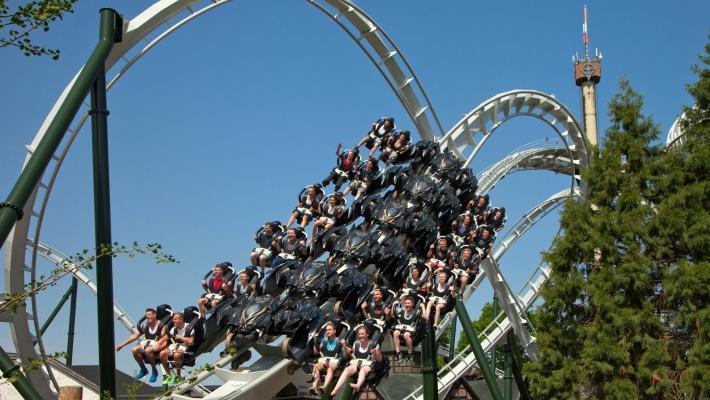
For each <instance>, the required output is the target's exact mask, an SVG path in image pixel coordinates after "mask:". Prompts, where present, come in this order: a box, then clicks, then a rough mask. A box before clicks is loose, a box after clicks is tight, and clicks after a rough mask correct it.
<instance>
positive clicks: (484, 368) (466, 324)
mask: <svg viewBox="0 0 710 400" xmlns="http://www.w3.org/2000/svg"><path fill="white" fill-rule="evenodd" d="M456 315H458V317H459V319H460V320H461V326H462V327H463V332H464V333H465V334H466V337H468V342H469V343H471V349H473V354H474V355H475V356H476V361H478V366H479V367H480V368H481V372H482V373H483V378H484V379H485V380H486V385H487V386H488V390H489V391H490V392H491V397H493V400H502V399H503V395H502V394H501V392H500V388H499V387H498V384H497V382H496V376H495V374H494V373H493V370H492V369H491V365H490V364H489V363H488V359H487V358H486V353H485V352H484V351H483V347H481V342H480V341H479V340H478V335H477V334H476V330H475V329H473V325H472V324H471V319H470V318H469V317H468V312H467V311H466V305H465V304H464V303H463V299H462V298H461V295H458V296H457V297H456Z"/></svg>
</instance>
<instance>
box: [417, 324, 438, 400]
mask: <svg viewBox="0 0 710 400" xmlns="http://www.w3.org/2000/svg"><path fill="white" fill-rule="evenodd" d="M435 336H436V335H435V334H434V323H433V321H432V319H431V318H429V319H427V321H426V328H425V330H424V340H423V341H422V370H421V371H422V387H423V388H424V393H423V394H424V400H436V399H437V398H438V396H437V394H438V392H439V390H438V389H437V380H436V372H437V369H436V337H435Z"/></svg>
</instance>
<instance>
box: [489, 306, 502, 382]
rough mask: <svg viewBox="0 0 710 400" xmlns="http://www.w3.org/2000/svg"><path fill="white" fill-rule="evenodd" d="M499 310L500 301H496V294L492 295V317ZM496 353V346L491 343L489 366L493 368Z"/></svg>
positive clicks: (494, 367) (494, 366)
mask: <svg viewBox="0 0 710 400" xmlns="http://www.w3.org/2000/svg"><path fill="white" fill-rule="evenodd" d="M499 311H500V303H499V302H498V296H496V295H493V318H495V317H496V316H497V315H498V312H499ZM496 353H498V346H496V345H495V344H493V346H491V368H493V370H494V371H495V370H496V364H498V363H497V362H496V361H497V356H498V355H497V354H496Z"/></svg>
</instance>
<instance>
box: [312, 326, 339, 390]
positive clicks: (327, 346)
mask: <svg viewBox="0 0 710 400" xmlns="http://www.w3.org/2000/svg"><path fill="white" fill-rule="evenodd" d="M345 344H346V343H345V339H340V340H338V337H337V336H336V328H335V323H333V322H328V323H327V324H326V325H325V337H323V338H322V339H321V340H320V341H319V342H318V343H316V344H315V345H314V346H313V353H315V354H318V355H319V356H320V357H319V358H318V362H317V363H315V365H313V384H312V385H311V387H310V389H309V390H310V392H311V394H313V395H317V394H318V391H319V390H320V392H321V393H323V392H324V391H325V389H326V388H327V387H328V386H329V385H330V382H331V381H332V380H333V375H334V374H335V369H336V368H338V365H340V359H341V358H343V346H344V345H345ZM324 369H325V370H326V372H325V379H324V380H323V386H320V387H319V386H318V385H319V384H320V374H321V371H323V370H324Z"/></svg>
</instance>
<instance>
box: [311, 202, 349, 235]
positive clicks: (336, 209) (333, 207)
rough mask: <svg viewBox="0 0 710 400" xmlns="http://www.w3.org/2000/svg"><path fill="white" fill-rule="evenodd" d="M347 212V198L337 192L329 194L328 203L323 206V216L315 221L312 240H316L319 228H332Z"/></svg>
mask: <svg viewBox="0 0 710 400" xmlns="http://www.w3.org/2000/svg"><path fill="white" fill-rule="evenodd" d="M344 213H345V199H343V194H342V193H340V192H336V193H334V194H331V195H330V196H328V204H327V205H326V206H325V207H321V214H322V215H321V217H319V218H318V219H317V220H316V222H314V223H313V233H312V234H311V240H315V238H316V233H317V232H318V228H323V229H330V228H331V227H332V226H333V225H335V223H336V222H337V221H338V220H339V219H340V218H342V217H343V214H344Z"/></svg>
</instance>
